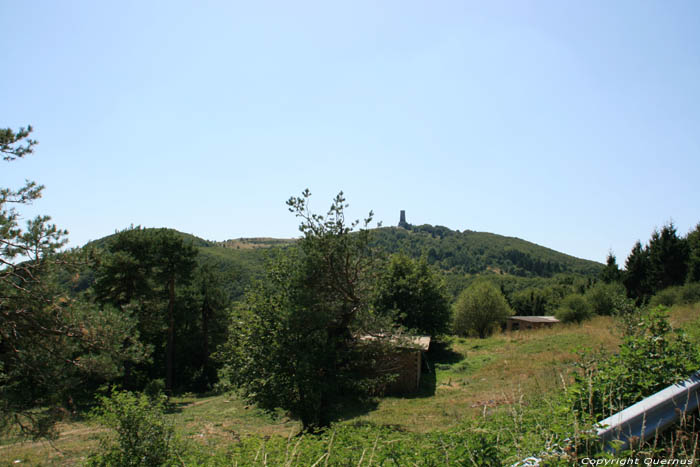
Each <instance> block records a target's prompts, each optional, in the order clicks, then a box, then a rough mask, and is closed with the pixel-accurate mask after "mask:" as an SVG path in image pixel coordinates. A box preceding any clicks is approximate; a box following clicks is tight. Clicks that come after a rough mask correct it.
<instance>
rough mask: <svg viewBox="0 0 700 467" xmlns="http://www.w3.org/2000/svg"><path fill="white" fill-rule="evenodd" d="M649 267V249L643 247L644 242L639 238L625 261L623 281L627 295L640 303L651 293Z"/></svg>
mask: <svg viewBox="0 0 700 467" xmlns="http://www.w3.org/2000/svg"><path fill="white" fill-rule="evenodd" d="M649 269H650V263H649V250H648V249H647V248H642V243H641V242H640V241H639V240H637V243H635V244H634V247H633V248H632V251H631V252H630V254H629V256H628V257H627V261H625V273H624V274H623V279H622V283H623V284H624V285H625V288H626V289H627V296H628V297H630V298H633V299H635V300H636V301H637V303H638V304H639V303H642V302H643V301H644V300H646V299H648V297H649V296H650V295H651V287H650V285H649V283H650V280H651V279H650V272H649Z"/></svg>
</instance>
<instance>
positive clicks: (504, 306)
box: [453, 282, 513, 338]
mask: <svg viewBox="0 0 700 467" xmlns="http://www.w3.org/2000/svg"><path fill="white" fill-rule="evenodd" d="M512 314H513V310H511V308H510V306H508V302H506V299H505V297H504V296H503V294H502V293H501V291H500V290H498V289H497V288H496V287H495V286H494V285H493V284H491V283H490V282H475V283H473V284H472V285H470V286H469V287H468V288H467V289H466V290H464V291H463V292H462V293H461V294H460V295H459V297H458V298H457V302H456V303H455V308H454V324H453V329H454V332H455V334H461V335H469V334H476V335H478V336H479V337H481V338H484V337H486V336H488V335H490V334H491V333H492V332H493V329H494V327H496V326H497V325H499V324H500V323H502V322H503V321H505V320H506V318H507V317H508V316H510V315H512Z"/></svg>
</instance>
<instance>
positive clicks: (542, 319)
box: [506, 316, 560, 331]
mask: <svg viewBox="0 0 700 467" xmlns="http://www.w3.org/2000/svg"><path fill="white" fill-rule="evenodd" d="M559 322H560V321H559V320H558V319H556V318H555V317H554V316H511V317H510V318H508V321H507V322H506V331H518V330H522V329H539V328H542V327H548V328H551V327H552V326H554V325H555V324H557V323H559Z"/></svg>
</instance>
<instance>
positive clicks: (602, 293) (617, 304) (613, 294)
mask: <svg viewBox="0 0 700 467" xmlns="http://www.w3.org/2000/svg"><path fill="white" fill-rule="evenodd" d="M585 298H586V300H588V303H589V304H590V305H591V309H592V311H593V313H595V314H597V315H613V314H617V313H619V312H621V311H622V309H621V308H622V305H623V304H624V303H625V301H626V290H625V287H624V286H623V285H622V284H621V283H619V282H611V283H605V282H597V283H596V284H595V285H594V286H593V287H591V288H590V289H588V290H587V291H586V295H585Z"/></svg>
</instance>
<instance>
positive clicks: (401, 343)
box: [359, 334, 430, 351]
mask: <svg viewBox="0 0 700 467" xmlns="http://www.w3.org/2000/svg"><path fill="white" fill-rule="evenodd" d="M382 338H387V339H389V342H391V343H392V344H395V345H396V346H397V347H399V348H402V349H416V350H426V351H427V350H428V348H429V347H430V336H390V337H389V336H387V335H385V334H377V335H369V334H367V335H364V336H360V337H359V339H360V340H361V341H373V340H376V339H382Z"/></svg>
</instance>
